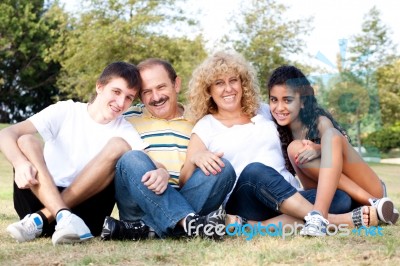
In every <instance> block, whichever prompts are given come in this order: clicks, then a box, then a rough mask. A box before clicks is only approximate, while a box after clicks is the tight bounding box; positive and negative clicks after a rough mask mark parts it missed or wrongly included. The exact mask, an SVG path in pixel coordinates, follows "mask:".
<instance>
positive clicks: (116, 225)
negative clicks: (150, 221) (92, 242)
mask: <svg viewBox="0 0 400 266" xmlns="http://www.w3.org/2000/svg"><path fill="white" fill-rule="evenodd" d="M154 236H155V233H154V231H153V230H152V229H151V228H150V227H149V226H147V225H145V224H144V222H143V221H141V220H137V221H124V220H121V221H119V220H117V219H114V218H112V217H109V216H106V218H105V219H104V224H103V230H102V231H101V235H100V237H101V240H134V241H136V240H144V239H149V238H153V237H154Z"/></svg>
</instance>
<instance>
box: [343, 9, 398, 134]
mask: <svg viewBox="0 0 400 266" xmlns="http://www.w3.org/2000/svg"><path fill="white" fill-rule="evenodd" d="M349 53H350V56H349V58H348V59H347V60H345V61H346V62H345V64H344V66H343V69H344V71H345V72H351V73H352V74H353V75H355V76H356V77H357V78H358V79H359V80H361V82H362V84H361V85H362V86H363V87H364V88H365V89H366V90H367V91H368V95H369V98H370V106H369V110H368V125H369V127H370V129H369V130H368V131H374V130H377V129H378V128H379V127H380V125H381V115H382V114H383V113H385V112H384V111H383V112H380V110H382V109H385V107H382V106H381V108H380V105H379V104H380V100H379V95H382V93H380V94H378V82H377V71H378V69H379V68H380V67H383V66H385V65H391V64H393V63H394V60H395V59H396V45H394V44H393V42H392V41H391V39H390V38H389V29H388V27H387V26H386V25H384V23H383V22H382V20H381V19H380V12H379V10H378V9H377V8H376V7H373V8H372V9H371V10H370V11H369V12H368V13H367V14H366V15H365V16H364V21H363V23H362V27H361V33H360V34H356V35H354V36H353V37H352V38H351V39H350V46H349ZM383 89H384V88H382V90H383ZM381 103H383V102H381Z"/></svg>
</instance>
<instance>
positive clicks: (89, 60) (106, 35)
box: [50, 0, 206, 100]
mask: <svg viewBox="0 0 400 266" xmlns="http://www.w3.org/2000/svg"><path fill="white" fill-rule="evenodd" d="M87 2H88V4H89V6H88V8H87V9H86V10H84V11H82V12H81V13H80V14H79V16H78V18H77V19H73V20H71V21H70V25H71V26H70V27H71V29H70V30H68V31H65V32H64V33H63V37H62V38H60V39H59V41H58V43H57V45H55V46H54V47H53V49H52V50H51V54H50V58H52V59H53V60H56V61H58V62H60V63H61V65H62V71H61V73H60V76H59V77H58V81H57V85H58V86H59V88H60V90H61V91H62V92H65V93H66V94H67V95H68V97H69V98H76V99H79V100H88V99H89V98H90V96H91V93H93V92H94V88H95V83H96V80H97V77H98V75H100V73H101V71H102V70H103V69H104V67H105V66H106V65H108V64H109V63H111V62H113V61H128V62H131V63H134V64H137V63H139V62H140V61H141V60H144V59H146V58H149V57H159V58H162V59H165V60H168V61H170V62H171V63H172V65H173V66H174V67H175V68H176V70H177V72H178V74H179V75H180V76H181V77H182V78H183V80H184V81H185V82H187V81H188V79H189V76H190V74H191V71H192V69H193V68H194V66H195V65H196V64H198V63H200V62H201V60H203V59H204V57H205V56H206V52H205V50H204V48H203V40H202V38H201V37H198V38H195V39H194V40H190V39H188V38H186V37H179V36H178V37H177V36H175V37H174V36H172V34H170V35H167V34H165V33H166V31H165V28H167V29H170V30H171V32H170V33H173V32H174V31H177V32H178V31H179V27H178V26H179V24H176V22H181V21H186V20H187V21H189V19H186V18H185V17H183V16H182V15H181V12H180V11H179V10H177V9H175V7H176V6H175V5H174V4H176V2H178V1H145V0H129V1H127V0H121V1H116V0H108V1H87ZM175 27H178V28H175Z"/></svg>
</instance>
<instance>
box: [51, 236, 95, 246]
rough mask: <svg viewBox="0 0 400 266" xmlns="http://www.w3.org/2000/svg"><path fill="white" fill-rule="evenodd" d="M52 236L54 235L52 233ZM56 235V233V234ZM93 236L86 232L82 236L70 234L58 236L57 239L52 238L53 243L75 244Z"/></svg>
mask: <svg viewBox="0 0 400 266" xmlns="http://www.w3.org/2000/svg"><path fill="white" fill-rule="evenodd" d="M53 236H54V235H53ZM56 237H57V235H56ZM92 238H93V235H92V234H86V235H83V236H78V235H76V234H71V235H63V236H61V237H59V238H58V239H57V240H54V239H52V242H53V245H54V246H55V245H61V244H75V243H81V242H85V241H88V240H90V239H92Z"/></svg>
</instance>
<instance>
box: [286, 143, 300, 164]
mask: <svg viewBox="0 0 400 266" xmlns="http://www.w3.org/2000/svg"><path fill="white" fill-rule="evenodd" d="M303 147H304V144H303V142H302V141H301V140H293V141H292V142H290V144H289V146H288V148H287V153H288V156H289V159H290V160H293V159H294V157H295V156H296V154H297V153H298V151H299V150H300V149H301V148H303Z"/></svg>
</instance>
